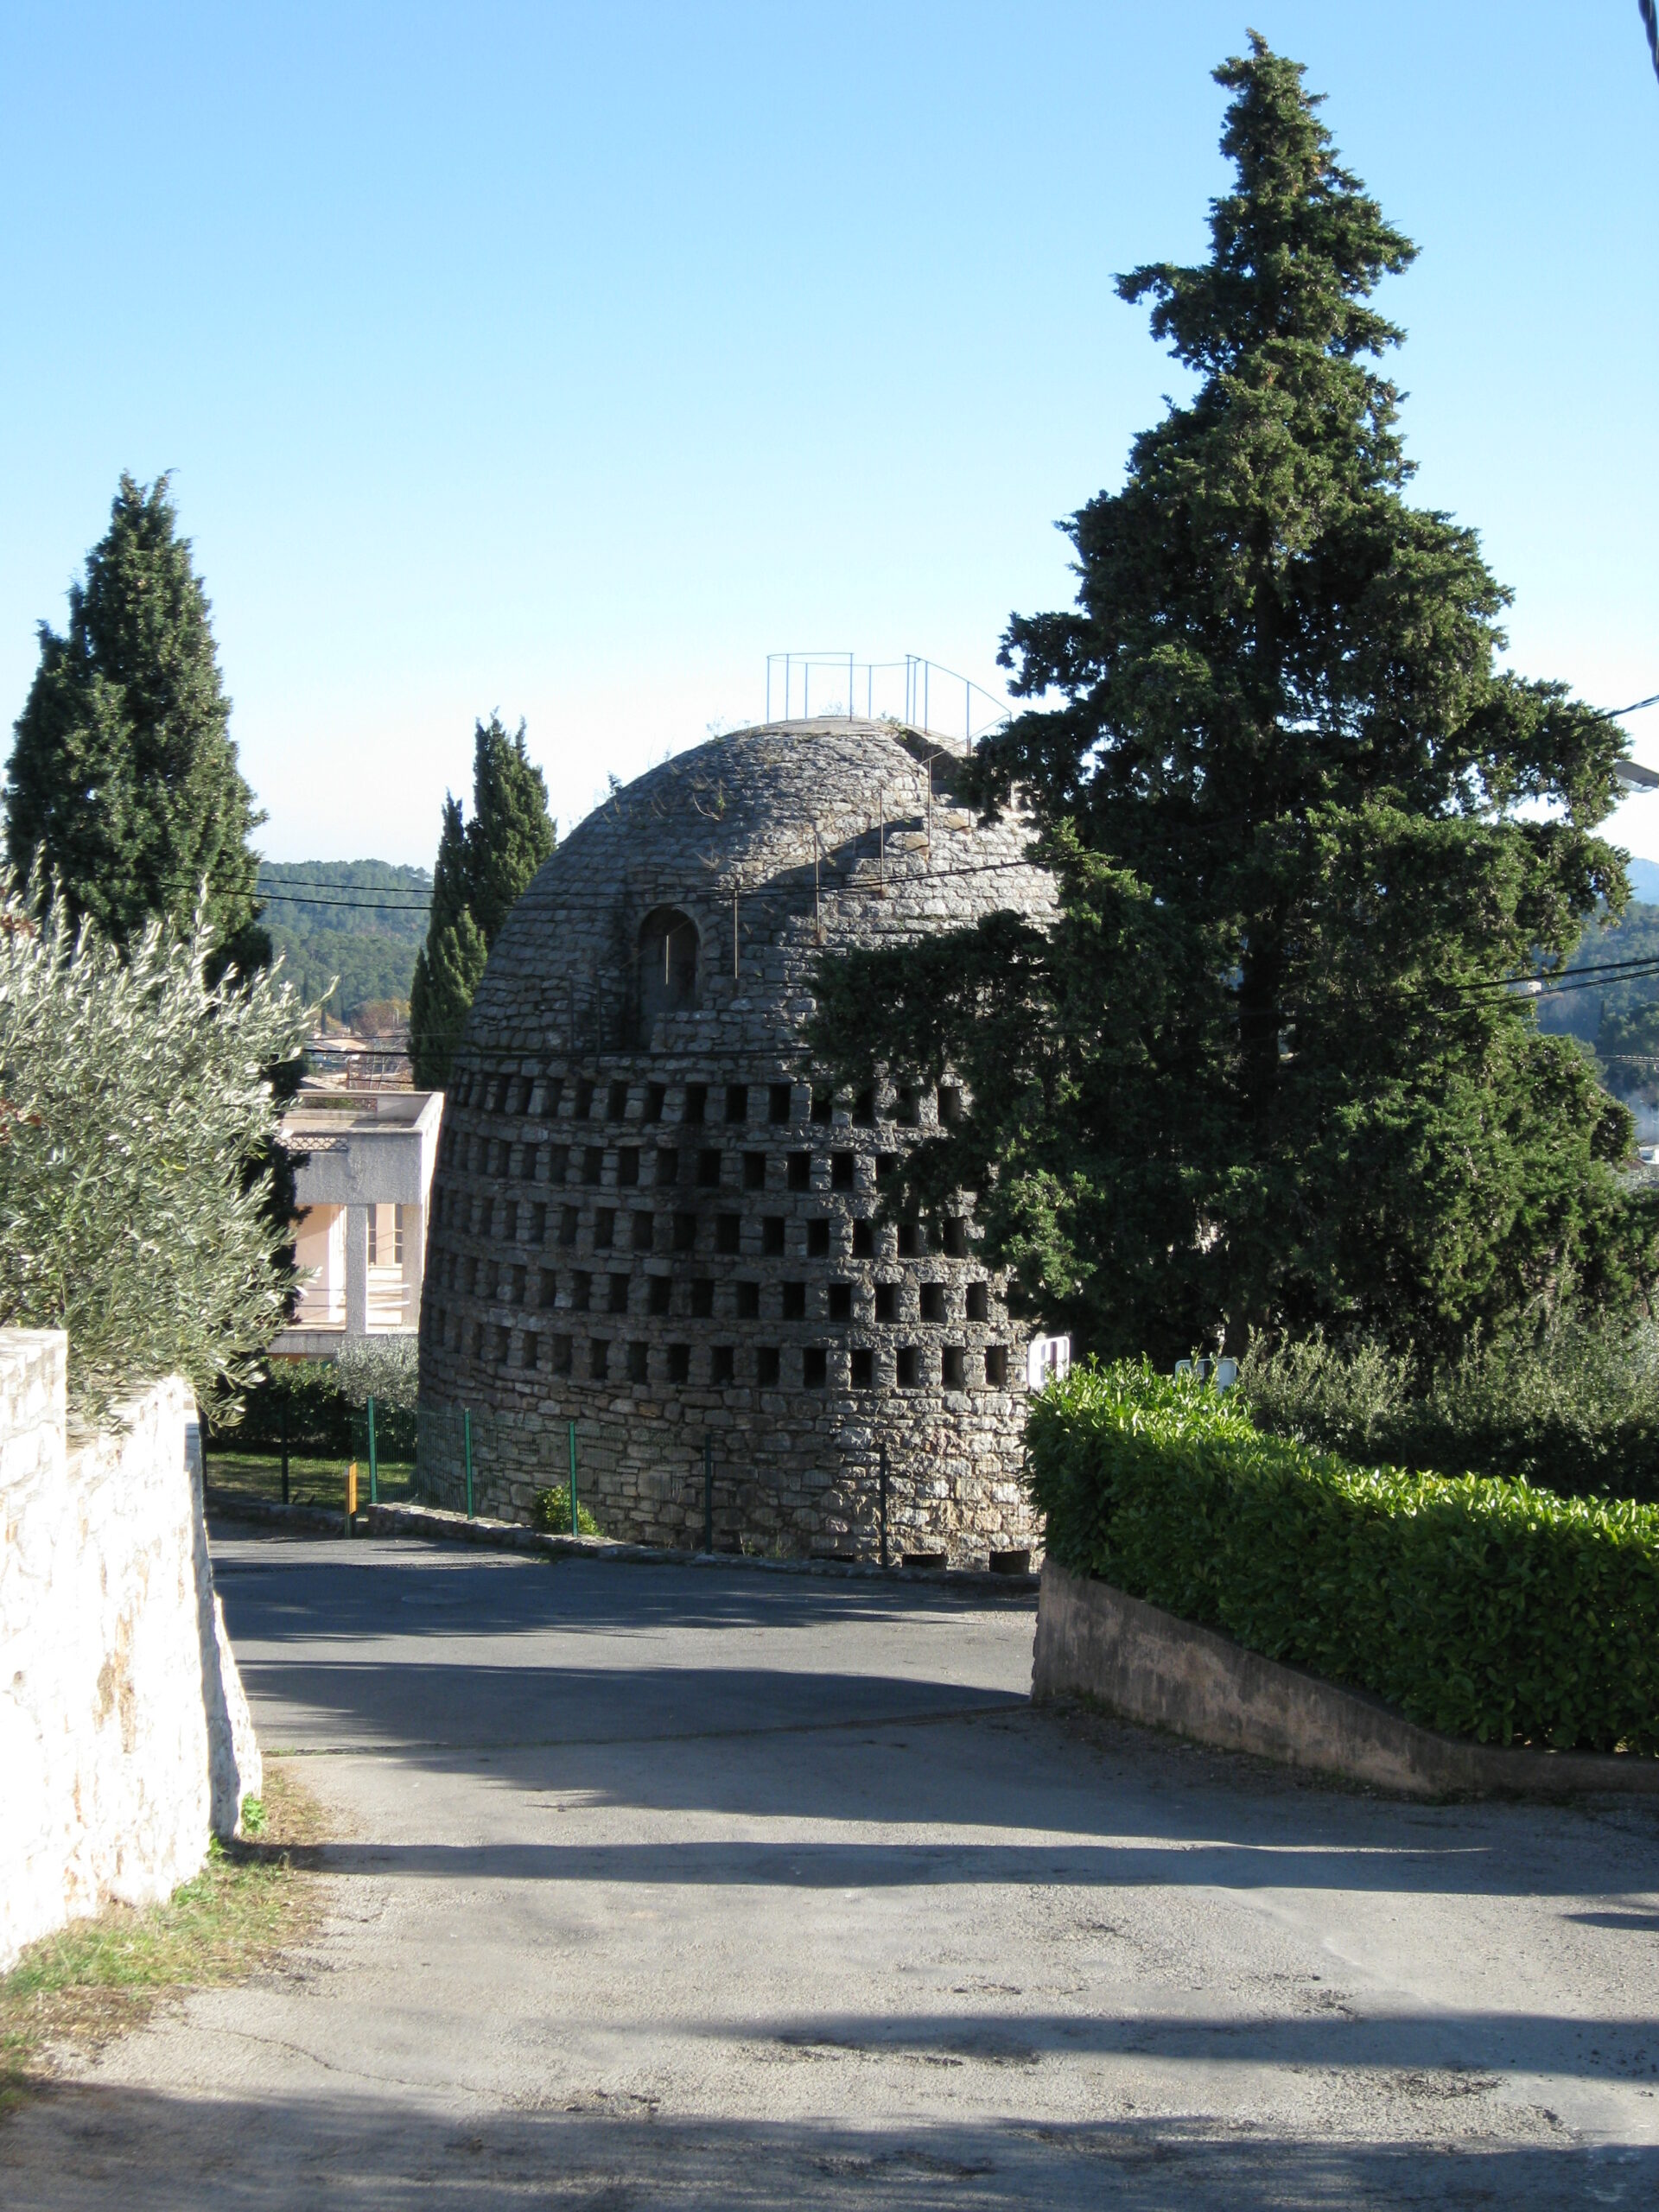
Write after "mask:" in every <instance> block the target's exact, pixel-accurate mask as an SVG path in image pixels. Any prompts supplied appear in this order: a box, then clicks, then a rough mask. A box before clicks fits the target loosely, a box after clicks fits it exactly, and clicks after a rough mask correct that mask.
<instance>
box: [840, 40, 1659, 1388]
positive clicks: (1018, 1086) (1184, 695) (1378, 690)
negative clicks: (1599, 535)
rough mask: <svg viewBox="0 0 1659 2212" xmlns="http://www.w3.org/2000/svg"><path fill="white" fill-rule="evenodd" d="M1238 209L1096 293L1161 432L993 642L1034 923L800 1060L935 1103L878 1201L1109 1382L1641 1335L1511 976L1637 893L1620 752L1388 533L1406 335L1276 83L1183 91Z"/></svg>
mask: <svg viewBox="0 0 1659 2212" xmlns="http://www.w3.org/2000/svg"><path fill="white" fill-rule="evenodd" d="M1301 76H1302V73H1301V71H1300V68H1299V67H1297V66H1296V65H1295V64H1294V63H1293V62H1291V61H1289V60H1285V59H1284V58H1282V57H1281V56H1280V55H1277V54H1274V53H1273V52H1271V51H1270V50H1269V48H1268V47H1267V45H1266V44H1265V42H1264V41H1262V40H1261V39H1259V38H1257V39H1254V40H1253V41H1252V48H1251V52H1250V53H1249V54H1248V55H1246V56H1243V57H1242V58H1237V59H1235V60H1230V61H1229V62H1227V63H1226V64H1225V65H1224V67H1222V68H1221V69H1219V70H1218V71H1217V79H1218V80H1219V81H1220V82H1221V83H1222V84H1223V85H1224V86H1226V87H1227V88H1228V89H1229V90H1230V92H1231V93H1232V95H1233V99H1232V102H1231V105H1230V109H1229V111H1228V115H1227V119H1226V124H1225V129H1224V137H1223V142H1222V143H1223V147H1224V151H1225V152H1226V153H1227V154H1228V155H1229V156H1230V157H1231V159H1232V161H1233V162H1234V164H1235V165H1236V171H1237V181H1236V188H1235V189H1234V190H1233V191H1231V192H1230V193H1229V194H1226V195H1225V196H1224V197H1223V198H1222V199H1220V200H1217V201H1216V202H1215V203H1214V206H1213V207H1212V210H1211V257H1210V258H1209V260H1208V261H1207V262H1205V263H1203V264H1198V265H1197V266H1192V267H1179V266H1173V265H1170V264H1159V265H1157V266H1154V267H1149V268H1143V269H1140V270H1135V271H1134V272H1133V273H1132V274H1131V275H1129V276H1128V277H1123V278H1122V279H1120V280H1119V285H1118V289H1119V291H1120V293H1121V294H1122V296H1123V297H1124V298H1125V299H1127V300H1129V301H1139V300H1141V299H1148V298H1149V299H1150V300H1151V301H1152V302H1153V312H1152V326H1153V330H1154V334H1155V335H1156V336H1158V337H1160V338H1161V339H1166V340H1168V341H1169V343H1170V345H1171V346H1172V349H1173V352H1174V353H1175V354H1176V356H1177V358H1178V359H1179V360H1180V361H1181V362H1182V363H1183V364H1184V365H1185V366H1186V367H1187V368H1188V369H1190V370H1191V371H1192V372H1193V373H1194V376H1195V378H1196V388H1195V389H1194V391H1193V392H1192V397H1190V398H1188V399H1186V400H1185V401H1183V402H1182V403H1180V404H1174V403H1172V404H1171V405H1170V407H1169V410H1168V412H1167V414H1166V416H1165V417H1164V419H1163V420H1162V421H1161V422H1160V423H1158V424H1157V425H1156V426H1155V427H1154V429H1150V430H1147V432H1145V433H1144V434H1143V435H1141V436H1140V437H1139V438H1138V439H1137V440H1136V441H1135V445H1134V447H1133V449H1132V452H1131V455H1130V461H1129V467H1128V473H1127V476H1126V478H1125V480H1124V482H1123V485H1122V488H1121V489H1119V490H1117V491H1113V492H1104V493H1101V494H1100V495H1099V497H1098V498H1096V499H1094V500H1092V501H1091V502H1090V504H1089V505H1087V506H1085V507H1084V509H1083V510H1082V511H1081V512H1079V513H1078V514H1077V515H1076V516H1075V517H1074V518H1072V521H1071V525H1070V531H1071V538H1072V542H1073V543H1074V545H1075V546H1076V549H1077V573H1078V575H1079V588H1078V593H1077V605H1076V607H1074V608H1071V609H1068V610H1065V611H1063V612H1059V613H1047V614H1040V615H1036V616H1031V617H1016V618H1015V619H1014V621H1013V623H1012V625H1011V627H1010V629H1009V631H1008V632H1007V638H1006V640H1005V645H1004V652H1003V658H1004V662H1005V664H1007V665H1010V666H1012V667H1014V669H1015V671H1016V676H1015V681H1014V690H1015V692H1016V694H1017V695H1021V696H1026V697H1027V698H1030V699H1033V700H1041V699H1043V698H1044V696H1045V695H1049V696H1055V697H1058V700H1059V702H1060V703H1059V704H1058V705H1054V706H1049V707H1046V708H1040V707H1033V709H1031V710H1029V711H1027V712H1025V713H1023V714H1022V715H1020V716H1019V717H1018V718H1017V719H1016V720H1015V721H1014V723H1013V724H1012V725H1011V726H1010V727H1009V728H1007V730H1006V731H1005V732H1004V733H1003V734H1001V736H1000V737H999V738H998V739H997V740H996V741H995V742H993V743H992V744H991V745H990V746H989V747H988V748H987V751H986V753H985V755H984V757H983V760H982V775H981V781H980V795H981V797H982V799H983V800H984V801H985V802H986V803H987V804H1000V803H1002V802H1003V801H1005V800H1006V798H1007V796H1008V794H1009V791H1010V789H1011V787H1012V786H1013V785H1014V784H1015V783H1016V782H1017V783H1018V784H1019V785H1020V787H1021V789H1022V791H1024V792H1025V793H1026V794H1027V797H1028V798H1029V800H1030V802H1031V804H1033V808H1034V810H1035V814H1036V817H1037V821H1038V824H1039V829H1040V830H1041V832H1042V834H1043V837H1044V841H1045V844H1046V850H1047V853H1048V855H1049V857H1050V858H1051V860H1052V862H1053V864H1054V865H1055V867H1056V868H1057V870H1058V874H1059V877H1060V880H1061V884H1062V887H1063V893H1064V899H1065V912H1064V916H1063V918H1062V920H1061V923H1060V925H1059V926H1058V928H1057V929H1056V930H1054V931H1052V932H1045V931H1039V930H1035V929H1033V928H1031V927H1029V926H1028V925H1024V924H1020V923H1017V922H1016V921H1015V919H1014V917H1012V916H1001V917H997V918H993V919H992V920H991V921H990V922H988V923H987V924H985V925H982V927H980V928H979V929H978V930H976V931H966V932H963V933H961V934H960V935H958V936H957V937H955V938H950V939H948V940H944V941H943V942H936V943H935V944H931V945H928V946H925V947H921V948H918V949H916V950H913V951H909V952H906V951H904V950H897V951H884V952H880V953H874V954H861V955H854V956H852V957H851V958H850V960H849V961H848V962H847V963H842V964H836V965H834V966H830V967H827V968H826V971H825V973H824V975H823V979H822V982H823V988H822V995H821V1005H822V1009H823V1012H822V1016H821V1019H820V1021H819V1023H818V1027H817V1033H816V1034H817V1045H818V1048H819V1050H820V1052H821V1053H822V1054H823V1056H824V1058H825V1059H826V1061H827V1063H828V1064H829V1065H832V1066H834V1067H836V1068H838V1069H840V1070H841V1071H842V1072H843V1074H844V1075H845V1077H847V1079H849V1080H854V1081H868V1079H869V1071H870V1070H871V1069H872V1068H873V1067H874V1066H876V1065H880V1064H882V1063H886V1064H887V1065H890V1066H892V1067H893V1068H895V1069H899V1068H906V1069H909V1070H912V1071H914V1072H915V1073H916V1074H918V1076H921V1077H926V1076H927V1075H928V1074H930V1073H931V1074H934V1075H937V1073H938V1071H942V1069H943V1068H944V1066H945V1065H947V1064H952V1065H956V1067H957V1069H958V1071H960V1072H961V1073H962V1074H963V1076H964V1077H966V1079H967V1081H968V1084H969V1090H970V1092H971V1094H972V1095H973V1096H974V1099H975V1102H976V1103H975V1107H974V1110H973V1112H972V1114H971V1115H970V1116H969V1117H968V1119H967V1120H966V1121H965V1122H963V1124H961V1125H959V1126H958V1128H957V1130H956V1131H954V1132H953V1133H952V1134H951V1135H949V1136H948V1137H947V1138H946V1139H945V1140H944V1141H942V1142H941V1143H940V1144H938V1146H935V1147H924V1148H923V1150H924V1153H925V1154H930V1155H931V1157H927V1158H925V1159H919V1160H918V1161H917V1163H916V1165H915V1166H914V1167H913V1169H912V1171H911V1173H910V1189H911V1194H912V1198H918V1199H919V1200H920V1201H921V1202H923V1203H925V1204H931V1205H940V1204H942V1203H943V1202H944V1196H945V1194H946V1192H948V1190H949V1189H950V1187H952V1186H953V1185H954V1186H956V1187H963V1188H974V1189H977V1190H978V1191H979V1192H980V1193H981V1198H980V1203H979V1206H978V1209H977V1211H978V1215H979V1218H980V1220H981V1222H982V1224H983V1225H984V1226H985V1228H986V1229H987V1230H988V1248H987V1249H988V1255H989V1256H991V1257H994V1258H997V1259H1001V1260H1002V1261H1005V1262H1010V1263H1012V1264H1013V1265H1014V1267H1015V1268H1016V1270H1017V1273H1018V1284H1017V1292H1018V1294H1019V1295H1020V1297H1022V1298H1023V1300H1025V1302H1026V1304H1027V1306H1028V1307H1029V1308H1031V1309H1033V1310H1035V1311H1037V1312H1039V1313H1045V1314H1046V1315H1048V1316H1050V1317H1052V1319H1054V1320H1056V1321H1057V1322H1059V1323H1061V1324H1063V1325H1068V1326H1070V1327H1071V1328H1072V1329H1073V1330H1074V1331H1076V1332H1077V1333H1079V1334H1080V1335H1081V1337H1082V1338H1083V1339H1084V1343H1085V1344H1090V1345H1093V1346H1095V1347H1097V1348H1099V1349H1100V1350H1102V1351H1111V1352H1120V1351H1129V1352H1136V1351H1142V1350H1146V1351H1154V1352H1156V1353H1158V1354H1159V1355H1160V1357H1162V1356H1167V1355H1169V1354H1171V1353H1179V1352H1180V1351H1188V1350H1191V1349H1193V1348H1194V1347H1195V1346H1198V1345H1201V1344H1210V1345H1212V1346H1213V1345H1217V1344H1221V1343H1223V1342H1224V1343H1225V1344H1227V1345H1228V1347H1229V1348H1231V1349H1238V1348H1241V1347H1242V1346H1243V1344H1245V1343H1246V1342H1248V1340H1249V1338H1250V1337H1251V1336H1252V1335H1253V1334H1254V1333H1256V1332H1261V1331H1264V1330H1265V1331H1267V1332H1283V1331H1292V1330H1300V1329H1306V1328H1307V1327H1310V1326H1312V1325H1324V1326H1325V1327H1327V1328H1330V1329H1332V1330H1335V1331H1338V1332H1340V1331H1347V1330H1369V1331H1376V1332H1379V1333H1381V1334H1383V1335H1385V1336H1387V1337H1389V1338H1393V1339H1394V1340H1395V1341H1396V1342H1399V1343H1402V1344H1408V1345H1411V1346H1413V1347H1414V1348H1417V1349H1420V1350H1422V1351H1427V1352H1429V1353H1431V1354H1439V1353H1443V1352H1445V1351H1448V1350H1452V1349H1454V1348H1455V1347H1456V1346H1457V1345H1458V1344H1459V1343H1460V1342H1461V1341H1462V1340H1463V1338H1465V1334H1466V1332H1469V1331H1470V1330H1471V1329H1473V1328H1477V1327H1484V1328H1488V1329H1491V1328H1497V1327H1503V1326H1506V1325H1512V1324H1514V1323H1516V1321H1517V1320H1518V1319H1520V1317H1522V1315H1524V1314H1527V1313H1544V1312H1548V1310H1550V1309H1551V1308H1553V1307H1555V1306H1560V1305H1561V1304H1563V1303H1565V1302H1568V1301H1571V1300H1573V1299H1580V1300H1588V1301H1590V1302H1592V1303H1593V1304H1600V1305H1605V1306H1628V1305H1629V1304H1630V1302H1631V1301H1633V1300H1638V1301H1639V1300H1643V1299H1644V1298H1645V1297H1646V1296H1647V1294H1648V1293H1649V1289H1650V1287H1651V1286H1652V1285H1653V1283H1654V1281H1655V1279H1656V1271H1659V1260H1656V1221H1655V1208H1654V1205H1653V1202H1652V1200H1651V1199H1650V1198H1644V1197H1643V1196H1641V1195H1639V1194H1637V1193H1634V1192H1630V1190H1629V1189H1628V1188H1627V1187H1625V1186H1624V1185H1623V1184H1622V1183H1621V1181H1620V1179H1619V1176H1618V1169H1619V1167H1620V1166H1621V1164H1622V1162H1623V1160H1624V1158H1625V1157H1626V1155H1627V1154H1628V1153H1629V1149H1630V1134H1631V1132H1630V1119H1629V1116H1627V1115H1626V1114H1625V1113H1624V1110H1623V1109H1621V1108H1619V1107H1618V1106H1617V1105H1616V1104H1615V1103H1613V1102H1612V1101H1611V1099H1609V1098H1608V1097H1607V1096H1605V1093H1604V1092H1602V1091H1601V1090H1599V1087H1598V1086H1597V1084H1596V1082H1595V1079H1594V1071H1593V1069H1592V1065H1591V1064H1590V1062H1589V1060H1588V1058H1587V1057H1586V1054H1585V1053H1584V1052H1582V1051H1581V1050H1580V1047H1579V1046H1577V1045H1576V1044H1575V1043H1574V1042H1573V1040H1571V1039H1567V1038H1562V1037H1559V1036H1545V1035H1541V1034H1540V1033H1539V1032H1538V1030H1537V1028H1536V1027H1535V1020H1534V1018H1533V1012H1532V1008H1531V1004H1530V1001H1529V1000H1528V999H1526V998H1525V997H1524V996H1522V995H1516V993H1515V992H1513V991H1512V990H1510V989H1509V988H1504V985H1503V979H1504V978H1506V977H1513V976H1518V975H1525V974H1528V973H1529V972H1531V971H1532V969H1534V968H1535V964H1536V963H1538V962H1539V960H1540V959H1542V960H1543V961H1545V962H1548V961H1551V960H1553V959H1555V958H1557V957H1560V956H1563V955H1565V954H1566V953H1567V952H1568V951H1569V950H1570V949H1571V947H1572V946H1573V944H1574V943H1575V942H1576V940H1577V938H1578V937H1579V934H1580V930H1581V928H1582V926H1583V923H1584V919H1585V918H1586V916H1587V915H1588V914H1590V913H1591V912H1593V911H1594V910H1595V909H1596V908H1597V906H1598V904H1599V902H1601V901H1605V904H1606V906H1607V907H1608V908H1609V909H1610V910H1611V911H1612V912H1618V910H1619V908H1620V907H1622V906H1623V905H1624V901H1625V899H1626V898H1627V897H1628V889H1627V886H1626V882H1625V878H1624V868H1623V864H1622V855H1620V854H1618V852H1617V851H1615V850H1614V849H1613V848H1611V846H1610V845H1608V844H1607V843H1605V842H1603V841H1602V840H1601V839H1600V838H1599V837H1598V836H1596V835H1595V834H1594V831H1595V828H1596V825H1597V823H1599V822H1600V821H1601V820H1602V819H1603V818H1604V817H1605V815H1606V814H1607V812H1608V811H1609V810H1610V808H1611V805H1612V804H1613V801H1614V798H1615V784H1614V767H1615V763H1616V761H1617V760H1618V757H1619V754H1620V752H1621V750H1622V744H1623V741H1622V738H1621V735H1620V733H1619V732H1618V729H1617V728H1615V727H1614V726H1613V725H1612V724H1611V722H1610V721H1607V720H1606V719H1605V717H1603V716H1601V715H1597V714H1595V713H1594V712H1592V710H1591V709H1588V708H1586V707H1585V706H1583V705H1581V704H1580V703H1578V702H1574V701H1573V700H1572V699H1570V698H1569V697H1568V696H1567V692H1566V690H1565V688H1564V687H1563V686H1561V685H1560V684H1558V683H1530V682H1523V681H1522V680H1521V679H1520V678H1518V677H1515V676H1513V675H1511V674H1509V673H1506V672H1504V671H1503V670H1502V669H1501V668H1500V667H1499V666H1498V665H1497V656H1498V655H1499V653H1500V652H1501V651H1502V649H1503V645H1504V642H1505V641H1504V638H1503V632H1502V629H1501V627H1500V617H1501V614H1502V611H1503V607H1504V606H1505V605H1506V604H1507V601H1508V594H1506V593H1505V592H1504V590H1503V588H1501V587H1500V586H1499V585H1498V584H1497V582H1496V581H1495V580H1494V578H1493V577H1492V575H1491V573H1490V572H1489V571H1488V569H1487V568H1486V566H1485V564H1484V561H1483V559H1482V557H1481V554H1480V550H1479V546H1478V541H1477V539H1476V537H1475V535H1474V533H1473V532H1472V531H1470V530H1468V529H1466V528H1464V527H1462V526H1460V525H1459V524H1455V523H1454V522H1453V521H1452V519H1451V518H1449V517H1447V516H1446V515H1443V514H1440V513H1436V512H1432V511H1425V510H1423V509H1421V508H1414V507H1413V506H1411V505H1408V502H1407V499H1406V498H1405V496H1404V495H1405V487H1406V486H1407V484H1408V480H1409V478H1410V474H1411V468H1410V464H1409V463H1408V461H1407V459H1406V457H1405V454H1404V452H1403V449H1402V443H1401V440H1400V436H1399V433H1398V429H1397V423H1396V413H1397V402H1398V393H1397V391H1396V389H1395V386H1394V385H1392V384H1391V383H1389V381H1388V380H1387V378H1384V377H1383V376H1382V375H1380V374H1379V373H1378V372H1376V369H1375V368H1374V367H1373V366H1372V365H1371V364H1372V362H1373V360H1374V359H1375V358H1376V356H1377V355H1378V354H1380V353H1383V351H1384V350H1386V349H1387V348H1389V347H1391V346H1394V345H1395V344H1396V343H1397V342H1398V341H1399V339H1400V336H1401V334H1400V333H1399V332H1398V331H1397V330H1395V328H1394V327H1393V326H1391V325H1390V324H1389V322H1387V321H1384V320H1383V317H1382V316H1381V315H1378V314H1377V313H1376V311H1375V310H1374V309H1373V308H1371V307H1370V304H1369V301H1370V295H1371V294H1372V292H1373V291H1374V289H1376V286H1377V284H1378V283H1380V282H1381V281H1382V280H1383V278H1384V277H1386V276H1387V275H1388V274H1389V272H1391V271H1394V270H1401V269H1403V268H1404V267H1405V266H1406V265H1407V264H1408V262H1409V261H1410V259H1411V258H1412V257H1413V254H1414V248H1413V246H1412V245H1410V243H1409V242H1408V240H1407V239H1406V238H1403V237H1402V235H1401V233H1400V232H1398V231H1397V230H1395V229H1394V228H1393V227H1392V226H1390V225H1389V223H1388V222H1387V221H1386V220H1385V219H1384V218H1383V213H1382V212H1381V210H1380V209H1379V207H1377V205H1376V201H1375V200H1372V199H1371V198H1370V197H1369V196H1368V195H1367V194H1365V192H1364V191H1363V188H1362V187H1361V186H1360V184H1359V182H1358V181H1357V179H1356V178H1355V177H1353V176H1352V175H1350V174H1349V172H1348V171H1347V170H1346V169H1344V168H1343V167H1342V165H1341V164H1340V162H1339V161H1338V158H1337V156H1336V154H1335V150H1334V149H1333V146H1332V141H1331V137H1330V135H1329V133H1328V132H1327V131H1326V130H1325V128H1324V126H1323V124H1321V123H1320V121H1319V117H1318V114H1317V112H1316V109H1317V105H1318V104H1317V103H1316V102H1315V101H1314V100H1313V99H1311V98H1310V97H1309V95H1308V94H1307V93H1306V91H1305V90H1304V88H1303V86H1302V81H1301Z"/></svg>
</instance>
